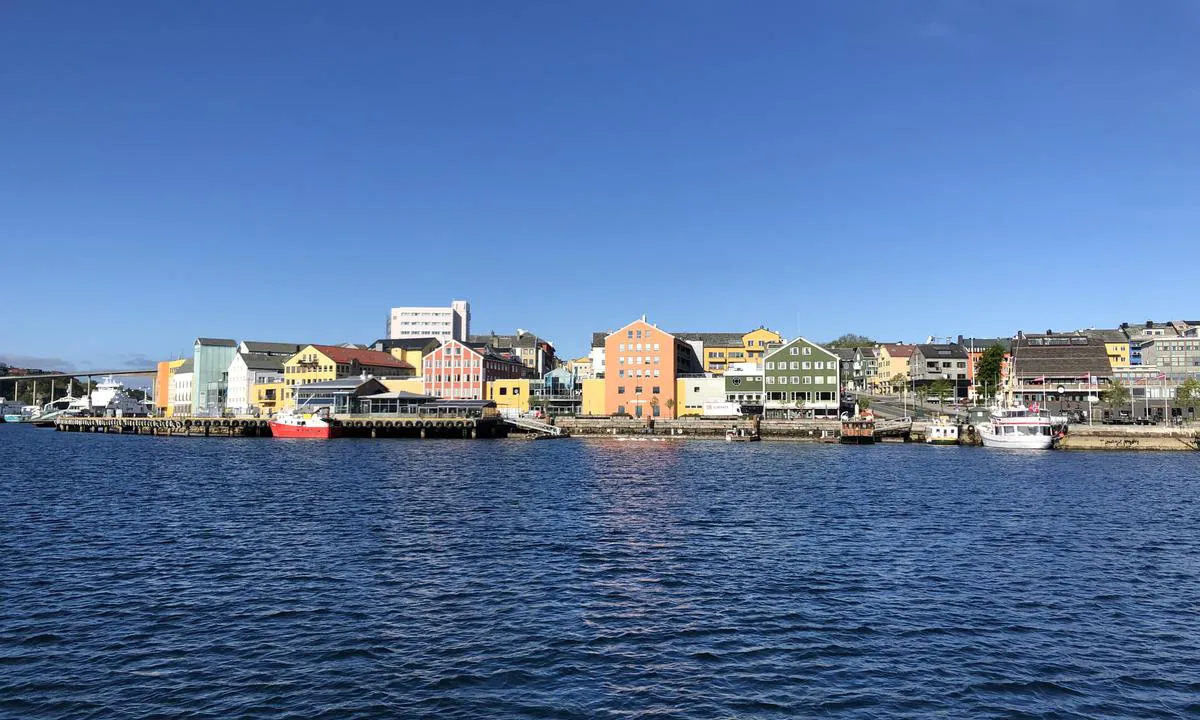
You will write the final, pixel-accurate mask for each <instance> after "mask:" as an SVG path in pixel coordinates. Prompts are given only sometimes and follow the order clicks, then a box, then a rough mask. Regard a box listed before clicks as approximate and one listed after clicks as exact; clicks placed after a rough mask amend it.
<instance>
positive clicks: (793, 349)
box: [792, 347, 807, 355]
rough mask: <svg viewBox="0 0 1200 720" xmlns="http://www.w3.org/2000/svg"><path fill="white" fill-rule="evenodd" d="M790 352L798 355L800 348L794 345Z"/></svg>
mask: <svg viewBox="0 0 1200 720" xmlns="http://www.w3.org/2000/svg"><path fill="white" fill-rule="evenodd" d="M805 349H807V348H805ZM792 354H793V355H799V354H800V348H795V347H794V348H792Z"/></svg>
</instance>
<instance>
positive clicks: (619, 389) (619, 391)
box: [617, 385, 625, 395]
mask: <svg viewBox="0 0 1200 720" xmlns="http://www.w3.org/2000/svg"><path fill="white" fill-rule="evenodd" d="M617 394H618V395H624V394H625V386H624V385H618V386H617Z"/></svg>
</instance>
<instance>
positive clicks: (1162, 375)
mask: <svg viewBox="0 0 1200 720" xmlns="http://www.w3.org/2000/svg"><path fill="white" fill-rule="evenodd" d="M1154 379H1155V380H1166V379H1167V374H1166V373H1159V374H1157V375H1155V376H1154Z"/></svg>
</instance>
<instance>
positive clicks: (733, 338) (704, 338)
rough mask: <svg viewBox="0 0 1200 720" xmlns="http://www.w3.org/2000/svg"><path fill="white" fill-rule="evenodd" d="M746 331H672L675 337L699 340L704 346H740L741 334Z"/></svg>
mask: <svg viewBox="0 0 1200 720" xmlns="http://www.w3.org/2000/svg"><path fill="white" fill-rule="evenodd" d="M745 334H746V333H727V332H681V333H674V335H675V337H677V338H679V339H680V340H683V341H684V342H694V341H696V340H699V341H700V342H702V343H704V345H705V347H741V346H742V336H743V335H745Z"/></svg>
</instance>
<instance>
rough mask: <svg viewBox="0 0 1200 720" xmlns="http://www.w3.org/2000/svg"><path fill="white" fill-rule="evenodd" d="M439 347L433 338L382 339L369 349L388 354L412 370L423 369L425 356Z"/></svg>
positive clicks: (439, 342)
mask: <svg viewBox="0 0 1200 720" xmlns="http://www.w3.org/2000/svg"><path fill="white" fill-rule="evenodd" d="M441 345H442V343H441V341H440V340H438V339H437V338H435V337H411V338H395V339H390V338H383V339H380V340H376V341H375V342H373V343H371V349H372V350H378V351H379V352H386V353H390V354H391V356H392V357H394V358H396V359H397V360H399V361H400V362H406V363H408V364H409V365H412V366H413V367H414V368H423V367H425V356H426V355H428V354H429V353H431V352H433V351H434V350H437V349H438V348H439V347H441Z"/></svg>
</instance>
